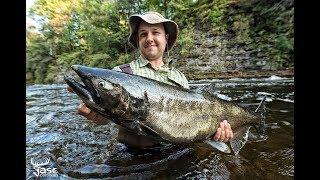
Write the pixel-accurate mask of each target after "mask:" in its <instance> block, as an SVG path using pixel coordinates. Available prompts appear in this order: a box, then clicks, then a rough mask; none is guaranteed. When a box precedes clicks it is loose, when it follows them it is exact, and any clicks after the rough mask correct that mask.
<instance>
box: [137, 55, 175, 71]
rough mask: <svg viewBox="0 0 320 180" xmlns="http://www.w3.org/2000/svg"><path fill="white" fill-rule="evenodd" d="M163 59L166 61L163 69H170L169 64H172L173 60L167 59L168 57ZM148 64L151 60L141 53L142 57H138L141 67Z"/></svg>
mask: <svg viewBox="0 0 320 180" xmlns="http://www.w3.org/2000/svg"><path fill="white" fill-rule="evenodd" d="M163 61H164V65H163V69H168V68H169V66H171V64H172V63H170V62H171V61H167V60H166V59H163ZM148 64H150V62H149V61H148V60H147V59H146V58H145V57H143V56H142V55H140V57H139V59H138V65H139V67H140V68H141V67H144V66H147V65H148ZM150 67H151V66H150Z"/></svg>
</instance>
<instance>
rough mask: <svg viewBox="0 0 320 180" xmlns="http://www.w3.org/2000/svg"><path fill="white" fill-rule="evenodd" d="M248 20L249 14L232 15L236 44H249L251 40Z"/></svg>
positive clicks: (249, 18)
mask: <svg viewBox="0 0 320 180" xmlns="http://www.w3.org/2000/svg"><path fill="white" fill-rule="evenodd" d="M250 20H251V17H250V16H246V15H243V14H240V15H236V16H234V17H233V23H232V30H233V31H234V32H235V35H236V37H235V43H236V44H250V43H251V42H252V39H251V37H250Z"/></svg>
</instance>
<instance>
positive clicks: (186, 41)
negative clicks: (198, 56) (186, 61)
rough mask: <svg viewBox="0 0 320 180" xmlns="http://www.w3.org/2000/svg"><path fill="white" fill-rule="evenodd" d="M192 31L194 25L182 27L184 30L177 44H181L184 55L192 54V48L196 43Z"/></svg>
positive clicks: (181, 52)
mask: <svg viewBox="0 0 320 180" xmlns="http://www.w3.org/2000/svg"><path fill="white" fill-rule="evenodd" d="M192 33H193V28H192V27H188V28H185V29H182V31H181V32H180V36H179V38H178V40H177V44H178V45H179V46H180V54H181V55H182V56H184V57H186V56H188V55H189V54H190V49H191V48H192V47H193V45H194V41H193V37H192Z"/></svg>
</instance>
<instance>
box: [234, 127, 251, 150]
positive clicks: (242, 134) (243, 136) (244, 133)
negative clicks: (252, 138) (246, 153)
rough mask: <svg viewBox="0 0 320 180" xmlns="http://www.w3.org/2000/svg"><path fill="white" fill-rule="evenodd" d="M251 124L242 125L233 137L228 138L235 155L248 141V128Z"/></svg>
mask: <svg viewBox="0 0 320 180" xmlns="http://www.w3.org/2000/svg"><path fill="white" fill-rule="evenodd" d="M251 127H252V126H244V127H242V128H240V129H239V130H238V131H237V132H235V133H234V136H233V138H232V139H231V140H230V146H231V149H232V151H233V152H234V154H235V155H238V154H239V152H240V149H241V148H242V147H243V146H244V145H245V144H246V142H247V141H248V135H249V130H250V128H251Z"/></svg>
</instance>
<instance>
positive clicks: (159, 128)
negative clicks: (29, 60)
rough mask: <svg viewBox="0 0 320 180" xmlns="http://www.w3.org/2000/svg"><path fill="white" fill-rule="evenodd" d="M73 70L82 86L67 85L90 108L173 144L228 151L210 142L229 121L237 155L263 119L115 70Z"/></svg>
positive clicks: (201, 95) (232, 105)
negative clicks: (205, 143) (250, 129)
mask: <svg viewBox="0 0 320 180" xmlns="http://www.w3.org/2000/svg"><path fill="white" fill-rule="evenodd" d="M72 69H73V70H74V71H75V72H76V73H77V74H78V76H79V77H80V78H81V80H82V82H83V84H80V83H78V82H77V81H76V80H75V79H74V78H72V77H70V76H65V81H66V83H67V84H68V85H69V86H71V87H72V88H73V90H74V91H75V93H76V94H77V95H78V96H79V97H80V98H81V99H82V100H83V101H84V102H85V103H86V105H87V106H88V107H89V108H92V109H94V110H96V111H97V112H99V113H100V114H102V115H103V116H105V117H107V118H109V119H110V120H111V121H113V122H114V123H116V124H118V125H121V126H123V127H125V128H127V129H128V130H130V131H133V132H135V133H137V134H142V135H147V136H151V137H154V138H155V139H158V140H164V141H169V142H171V143H192V142H200V141H201V142H207V143H208V144H211V145H212V146H217V145H218V146H220V145H221V147H220V148H223V149H220V150H222V151H224V152H230V149H228V147H224V145H225V144H224V143H219V142H214V141H211V139H210V138H211V137H212V136H213V134H214V133H215V132H216V130H217V128H218V126H219V123H220V122H221V121H222V120H225V119H226V120H228V122H229V123H230V125H231V127H232V129H233V131H234V133H235V137H234V138H233V139H232V140H231V141H230V144H231V147H232V149H233V151H234V152H235V153H238V152H239V150H240V149H241V147H242V146H243V145H244V143H245V142H246V139H247V136H248V132H249V128H250V127H251V126H252V125H257V124H260V123H261V117H260V116H258V115H256V114H254V113H252V112H249V111H248V110H246V109H244V108H242V107H240V106H239V105H237V104H235V103H233V102H229V101H225V100H222V99H219V98H217V97H215V96H213V95H211V94H209V93H197V92H194V91H191V90H187V89H183V88H180V87H177V86H171V85H168V84H165V83H162V82H159V81H155V80H151V79H148V78H144V77H142V76H137V75H130V74H126V73H123V72H118V71H114V70H108V69H102V68H91V67H86V66H81V65H73V66H72ZM222 146H223V147H222ZM224 148H227V149H224Z"/></svg>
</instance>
